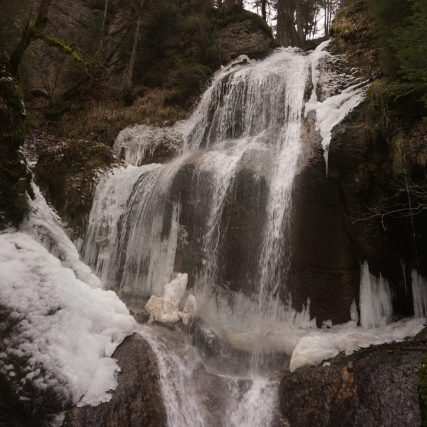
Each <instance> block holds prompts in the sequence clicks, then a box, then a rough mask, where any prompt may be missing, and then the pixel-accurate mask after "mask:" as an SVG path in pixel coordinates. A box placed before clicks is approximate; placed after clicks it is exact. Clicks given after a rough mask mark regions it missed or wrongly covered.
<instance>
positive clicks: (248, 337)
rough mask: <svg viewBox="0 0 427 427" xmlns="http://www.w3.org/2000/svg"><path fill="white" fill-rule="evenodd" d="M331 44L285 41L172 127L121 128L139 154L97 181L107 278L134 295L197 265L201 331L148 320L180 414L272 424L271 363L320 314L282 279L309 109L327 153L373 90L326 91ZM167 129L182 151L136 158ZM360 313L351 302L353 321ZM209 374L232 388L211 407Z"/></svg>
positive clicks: (97, 232) (220, 81) (126, 152)
mask: <svg viewBox="0 0 427 427" xmlns="http://www.w3.org/2000/svg"><path fill="white" fill-rule="evenodd" d="M326 46H327V43H324V44H322V45H321V46H320V47H319V48H318V49H317V50H316V51H314V52H312V53H309V54H306V53H303V52H301V51H298V50H295V49H280V50H278V51H276V52H275V53H273V54H272V55H271V56H270V57H268V58H267V59H265V60H263V61H258V62H255V61H252V62H251V61H249V60H247V59H246V60H245V59H242V63H238V64H235V65H234V66H231V67H228V68H227V69H224V70H223V71H221V72H220V73H218V74H217V76H216V77H215V79H214V80H213V82H212V84H211V86H210V87H209V88H208V89H207V91H206V92H205V93H204V95H203V97H202V99H201V101H200V103H199V105H198V107H197V109H196V110H195V112H194V113H193V115H192V116H191V118H190V119H189V120H187V121H185V122H181V123H178V124H177V125H175V126H174V127H172V128H167V130H161V129H158V128H157V129H156V130H152V129H149V128H148V127H147V126H139V127H134V128H131V129H127V130H125V131H124V133H123V134H121V135H119V137H118V139H117V142H116V146H115V149H116V152H117V154H120V155H122V156H123V157H124V159H126V161H128V162H133V163H134V165H133V166H128V167H127V168H119V169H117V170H115V171H114V173H112V174H111V175H110V176H107V177H105V178H104V180H103V181H102V182H101V183H100V185H99V186H98V189H97V192H96V195H95V202H94V206H93V209H92V212H91V216H90V221H89V227H88V232H87V236H86V239H85V242H84V246H83V250H82V251H83V255H84V258H85V260H86V261H87V262H88V263H89V264H90V265H91V266H93V267H94V268H95V270H96V272H97V273H98V275H100V276H101V278H102V279H103V280H104V281H105V282H106V283H107V284H108V286H110V287H112V288H115V289H118V290H119V291H120V293H121V295H122V296H123V297H125V298H128V299H130V298H132V300H133V302H135V300H138V299H143V298H144V297H149V296H150V295H152V294H154V295H156V296H158V297H161V296H162V295H163V291H164V286H165V285H166V284H167V283H168V282H170V281H171V279H172V278H173V277H174V274H175V273H176V272H185V273H188V276H189V286H190V287H191V292H192V293H193V294H194V295H195V297H196V300H197V303H198V317H199V321H198V323H197V324H198V329H197V330H198V336H199V338H198V340H199V341H197V339H195V340H193V343H192V342H190V341H189V340H188V339H187V338H185V339H176V340H174V339H169V338H168V336H169V335H168V334H169V333H170V331H166V330H164V331H163V332H162V328H159V327H157V328H153V327H149V326H146V327H145V326H144V327H143V328H142V329H141V331H140V333H141V334H142V335H143V336H145V338H146V339H147V341H148V342H149V343H151V345H152V347H153V350H154V351H155V352H156V354H157V356H158V360H159V367H160V371H161V381H162V385H163V393H164V395H165V396H164V397H165V405H166V407H167V411H168V418H169V425H170V426H173V427H184V426H188V425H194V426H211V425H212V426H221V425H222V426H230V427H232V426H233V427H238V426H239V427H241V426H251V427H265V426H268V425H270V424H271V423H272V422H273V420H274V413H275V407H276V399H277V387H278V382H277V380H275V378H277V377H275V376H274V372H276V371H277V369H284V367H285V366H286V364H287V362H288V361H289V355H291V354H292V351H293V350H294V348H295V347H296V346H297V343H299V342H300V340H301V338H302V337H303V336H305V335H306V334H307V333H309V332H307V331H311V330H313V329H312V328H314V327H315V320H313V319H310V313H309V301H307V306H306V307H305V308H304V309H303V310H302V311H301V312H297V311H296V310H294V309H293V308H292V295H291V292H290V290H288V289H287V288H286V275H287V272H288V268H289V263H290V259H291V257H290V255H291V247H290V244H289V230H290V226H291V214H292V190H293V183H294V178H295V176H296V175H297V173H298V170H299V167H300V165H301V162H302V160H303V159H302V154H303V152H304V150H303V147H304V141H302V130H303V127H304V126H305V121H306V120H307V117H306V114H307V112H308V111H309V110H310V111H315V112H316V114H317V116H318V119H319V120H318V123H317V125H318V128H319V129H318V130H319V133H320V134H321V136H322V138H323V143H324V148H325V160H327V155H326V154H327V145H328V143H329V140H330V133H331V129H332V127H333V126H334V125H335V124H337V123H338V122H339V121H340V120H341V119H342V118H343V117H344V116H345V115H346V114H347V113H348V112H349V111H350V110H351V109H352V108H353V107H355V106H356V105H357V104H358V103H359V102H360V100H361V99H362V97H363V87H362V86H360V84H354V83H357V82H355V81H353V85H352V83H351V81H352V80H351V79H349V81H347V84H346V85H344V86H343V87H342V90H341V91H340V90H336V89H334V90H331V91H330V93H329V94H327V95H325V96H324V99H319V100H318V99H317V93H318V92H319V91H318V87H317V84H318V83H319V81H321V80H322V75H321V73H320V71H319V66H320V65H319V64H320V62H321V61H320V60H321V58H323V57H327V56H328V55H329V54H328V53H327V52H326V51H325V48H326ZM329 56H330V55H329ZM323 77H324V76H323ZM325 80H327V79H325ZM324 92H325V91H324ZM328 109H330V114H329V115H328V114H327V112H328ZM165 132H166V134H167V137H166V138H169V139H170V138H171V135H178V134H179V135H181V134H182V140H183V148H182V150H181V152H180V153H179V155H177V156H176V157H175V158H174V159H173V160H171V161H170V162H169V163H166V164H162V165H146V166H139V165H140V164H142V163H144V159H145V156H146V153H147V152H149V153H152V152H153V150H154V148H153V147H152V139H153V138H154V139H155V140H156V141H157V140H159V141H160V140H163V138H164V137H165V136H164V135H165ZM179 138H181V136H179ZM328 138H329V139H328ZM169 139H168V140H169ZM172 145H174V144H173V143H172ZM236 218H237V219H236ZM366 278H367V279H366V280H367V281H366V283H365V285H366V286H365V287H364V288H363V289H364V291H365V293H366V292H368V293H369V292H371V293H372V292H374V291H375V292H377V293H380V294H381V295H382V294H384V293H385V291H384V289H385V288H384V286H385V285H384V284H383V283H382V282H381V283H382V284H381V286H380V288H378V289H377V288H376V287H375V286H376V285H375V286H374V285H373V284H372V283H374V282H373V279H372V278H370V276H369V271H368V267H367V266H366ZM369 280H371V281H370V282H369ZM368 282H369V283H368ZM375 283H376V282H375ZM373 286H374V288H375V289H374V288H373ZM386 296H387V295H386ZM384 298H385V297H384ZM387 301H388V299H387ZM374 309H376V308H375V307H374V308H372V310H374ZM388 309H389V307H387V310H388ZM377 311H378V310H377ZM354 312H356V314H354ZM382 314H386V315H390V314H391V313H389V311H387V313H382V312H381V313H379V315H382ZM356 317H357V309H356V306H355V304H354V306H352V319H353V321H352V322H353V323H351V325H350V326H351V327H352V328H353V327H355V320H354V318H356ZM356 323H357V321H356ZM368 323H369V321H367V323H366V324H367V325H368ZM350 326H349V327H350ZM368 326H369V325H368ZM179 333H180V334H181V333H182V331H179ZM192 333H193V334H194V331H192ZM196 335H197V334H196ZM200 336H202V337H203V339H202V340H201V341H203V342H204V343H208V347H209V346H212V345H214V344H212V343H217V344H216V347H215V346H214V351H212V349H211V350H210V352H209V351H208V352H207V353H209V354H210V356H209V357H208V356H206V357H202V356H201V354H199V351H198V348H196V347H200V348H202V346H203V345H202V344H200ZM359 336H361V335H360V334H359ZM329 337H335V336H332V335H330V336H329ZM340 337H341V335H340ZM309 338H310V339H312V340H315V338H313V337H309ZM310 339H308V341H310ZM316 339H317V338H316ZM373 339H374V338H372V336H371V335H369V336H367V338H366V339H365V342H370V341H369V340H371V341H372V340H373ZM196 341H197V342H196ZM301 341H302V340H301ZM194 342H196V344H197V346H196V347H195V346H194V345H193V344H194ZM310 342H311V341H310ZM329 342H333V343H334V347H333V349H332V350H331V349H329V348H328V349H327V354H328V355H329V354H333V351H335V349H336V347H337V346H336V344H335V341H334V340H333V339H332V338H330V340H329ZM353 342H354V340H353ZM316 345H317V342H316ZM201 353H203V351H201ZM273 353H274V355H273ZM298 354H299V358H298V357H296V358H293V361H292V363H291V367H295V366H300V365H301V364H303V363H305V360H306V359H307V357H308V356H307V347H304V346H303V345H301V346H300V347H299V353H298ZM261 355H264V356H265V360H262V359H263V358H262V357H261ZM277 355H278V357H279V365H278V364H275V363H274V362H275V361H276V359H275V357H276V356H277ZM286 355H287V356H286ZM264 356H263V357H264ZM270 356H271V357H270ZM266 360H267V362H271V363H270V364H269V363H264V362H265V361H266ZM236 361H237V363H236ZM171 375H172V376H173V378H170V376H171ZM200 378H202V379H200ZM213 378H214V379H215V380H213ZM211 381H214V382H215V384H217V385H218V386H221V387H222V390H223V392H222V393H221V396H220V395H219V393H216V391H215V393H214V395H213V396H215V397H214V398H212V399H211V402H213V400H214V399H215V400H217V401H218V402H217V405H216V406H217V411H216V412H215V414H214V415H213V414H212V411H213V410H212V409H211V408H210V409H209V408H206V402H204V401H203V399H201V398H200V396H199V394H200V393H201V392H200V390H201V389H203V387H206V384H210V382H211ZM196 389H197V390H198V392H197V393H196V392H195V390H196ZM206 393H208V392H206ZM202 394H203V393H202ZM208 394H209V393H208Z"/></svg>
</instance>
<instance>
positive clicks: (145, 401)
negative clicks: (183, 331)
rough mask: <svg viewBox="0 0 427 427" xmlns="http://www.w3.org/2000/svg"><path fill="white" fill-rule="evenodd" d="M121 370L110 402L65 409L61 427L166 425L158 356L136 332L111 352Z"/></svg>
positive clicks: (149, 426) (160, 426)
mask: <svg viewBox="0 0 427 427" xmlns="http://www.w3.org/2000/svg"><path fill="white" fill-rule="evenodd" d="M113 357H115V358H117V360H118V364H119V366H120V368H121V372H120V374H119V376H118V378H117V379H118V386H117V388H116V390H115V391H114V393H113V395H112V398H111V400H110V401H109V402H106V403H102V404H100V405H98V406H96V407H93V406H85V407H81V408H78V407H75V408H73V409H71V410H70V411H69V412H67V414H66V416H65V420H64V423H63V426H64V427H100V426H102V427H118V426H120V427H140V426H144V427H145V426H147V427H162V426H166V425H167V415H166V410H165V407H164V405H163V400H162V394H161V389H160V383H159V373H158V367H157V359H156V356H155V354H154V353H153V351H152V350H151V347H150V346H149V345H148V343H147V342H146V341H145V340H144V339H143V338H142V337H141V336H140V335H137V334H134V335H132V336H131V337H128V338H126V339H125V341H123V343H122V344H121V345H120V346H119V347H118V348H117V350H116V351H115V352H114V354H113Z"/></svg>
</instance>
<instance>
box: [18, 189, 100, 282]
mask: <svg viewBox="0 0 427 427" xmlns="http://www.w3.org/2000/svg"><path fill="white" fill-rule="evenodd" d="M32 188H33V191H34V196H35V197H34V200H32V199H30V198H28V202H29V205H30V215H29V217H28V219H27V220H26V221H24V223H23V224H22V225H21V227H20V229H21V231H25V232H27V233H28V234H30V235H31V236H33V237H34V239H35V240H37V241H38V242H39V243H41V244H42V245H43V246H44V247H45V248H46V249H47V250H48V251H49V252H50V253H51V254H52V255H54V256H55V257H57V258H59V259H60V260H61V262H62V265H63V266H64V267H69V268H71V269H72V270H73V271H74V273H75V275H76V276H77V278H78V279H80V280H83V281H84V282H86V283H88V284H89V285H91V286H92V287H96V288H99V287H101V281H100V280H99V278H98V277H96V276H95V275H94V274H93V273H92V271H91V269H90V268H89V267H88V266H87V265H86V264H85V263H83V262H82V261H81V260H80V256H79V253H78V251H77V249H76V247H75V246H74V244H73V242H72V241H71V240H70V239H69V238H68V236H67V234H66V233H65V231H64V229H63V225H62V222H61V219H60V218H59V216H58V215H56V213H55V212H54V211H53V210H52V209H51V208H50V207H49V205H48V204H47V203H46V200H45V199H44V197H43V195H42V194H41V192H40V190H39V188H38V187H37V185H35V184H32Z"/></svg>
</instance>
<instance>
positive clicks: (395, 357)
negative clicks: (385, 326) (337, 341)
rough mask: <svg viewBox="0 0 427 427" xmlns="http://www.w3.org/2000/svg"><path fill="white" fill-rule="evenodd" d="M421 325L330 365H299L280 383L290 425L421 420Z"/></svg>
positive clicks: (426, 346) (410, 423) (365, 426)
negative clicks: (406, 336) (412, 333)
mask: <svg viewBox="0 0 427 427" xmlns="http://www.w3.org/2000/svg"><path fill="white" fill-rule="evenodd" d="M426 350H427V340H426V339H425V331H424V332H422V333H421V334H420V335H419V336H418V337H416V338H414V339H412V340H409V341H406V342H403V343H393V344H384V345H381V346H373V347H370V348H368V349H364V350H361V351H359V352H357V353H355V354H353V355H351V356H347V357H343V356H337V357H336V358H335V359H333V360H331V365H330V366H324V367H312V368H306V369H301V370H297V371H296V372H294V373H293V374H288V375H286V376H285V377H284V378H283V380H282V382H281V384H280V392H279V394H280V408H281V412H282V414H283V416H284V417H286V418H287V420H288V421H289V424H290V425H291V426H292V427H302V426H304V427H310V426H313V427H314V426H315V427H322V426H328V427H335V426H340V427H344V426H352V427H358V426H363V427H368V426H372V427H374V426H375V427H379V426H387V427H393V426H396V427H401V426H408V427H409V426H414V427H415V426H419V425H420V423H421V419H420V409H419V404H418V375H419V370H420V367H421V362H422V358H423V354H424V352H425V351H426Z"/></svg>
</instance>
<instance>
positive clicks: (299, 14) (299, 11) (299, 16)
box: [296, 0, 307, 47]
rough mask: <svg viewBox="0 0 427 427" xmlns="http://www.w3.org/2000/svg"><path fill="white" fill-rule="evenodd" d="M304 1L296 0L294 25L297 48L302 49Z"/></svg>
mask: <svg viewBox="0 0 427 427" xmlns="http://www.w3.org/2000/svg"><path fill="white" fill-rule="evenodd" d="M303 1H304V0H298V1H297V4H296V24H297V32H298V42H299V44H298V46H299V47H304V45H305V24H306V21H307V17H306V14H305V13H304V6H305V5H304V4H303Z"/></svg>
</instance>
